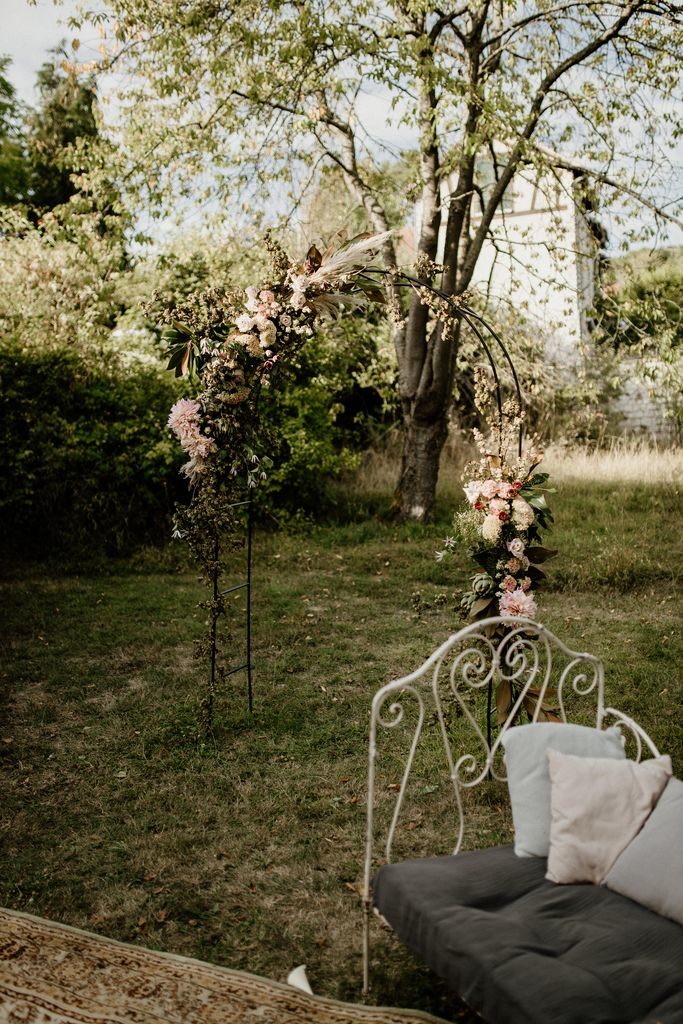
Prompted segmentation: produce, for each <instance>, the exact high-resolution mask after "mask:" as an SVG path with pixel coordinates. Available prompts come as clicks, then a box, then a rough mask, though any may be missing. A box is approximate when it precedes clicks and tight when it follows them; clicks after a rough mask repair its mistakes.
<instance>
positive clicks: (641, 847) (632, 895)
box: [605, 779, 683, 925]
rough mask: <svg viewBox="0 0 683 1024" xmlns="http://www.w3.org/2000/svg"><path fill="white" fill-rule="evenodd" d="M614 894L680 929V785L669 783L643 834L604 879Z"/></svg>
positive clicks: (682, 875)
mask: <svg viewBox="0 0 683 1024" xmlns="http://www.w3.org/2000/svg"><path fill="white" fill-rule="evenodd" d="M605 885H606V886H607V887H608V888H609V889H612V890H613V891H614V892H618V893H621V895H622V896H628V897H629V899H632V900H636V902H638V903H642V904H643V906H644V907H649V908H650V910H656V911H657V913H658V914H664V915H665V916H666V917H670V918H671V919H672V920H673V921H678V923H679V924H681V925H683V782H681V780H680V779H670V780H669V783H668V785H667V787H666V789H665V790H664V792H663V793H662V795H661V796H660V798H659V801H658V803H657V806H656V807H655V809H654V810H653V812H652V814H651V815H650V817H649V818H648V819H647V821H646V822H645V824H644V825H643V828H642V830H641V831H640V832H639V833H638V835H637V836H636V837H635V839H633V840H632V841H631V842H630V843H629V845H628V846H627V847H626V849H625V850H624V852H623V853H622V854H621V855H620V856H619V857H617V859H616V861H615V862H614V864H613V865H612V868H611V870H610V871H609V872H608V874H607V877H606V878H605Z"/></svg>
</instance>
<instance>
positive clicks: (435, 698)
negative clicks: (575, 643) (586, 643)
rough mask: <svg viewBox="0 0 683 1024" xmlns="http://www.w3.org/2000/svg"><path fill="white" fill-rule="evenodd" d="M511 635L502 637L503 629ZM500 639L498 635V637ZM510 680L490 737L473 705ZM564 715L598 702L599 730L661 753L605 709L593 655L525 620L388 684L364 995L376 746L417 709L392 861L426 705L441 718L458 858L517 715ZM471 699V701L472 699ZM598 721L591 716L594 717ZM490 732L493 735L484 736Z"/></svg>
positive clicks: (390, 835)
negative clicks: (456, 737) (461, 721)
mask: <svg viewBox="0 0 683 1024" xmlns="http://www.w3.org/2000/svg"><path fill="white" fill-rule="evenodd" d="M501 626H504V627H505V633H504V635H503V636H502V637H501V636H500V629H499V628H500V627H501ZM496 631H498V635H497V636H494V635H493V634H494V633H495V632H496ZM504 680H507V681H508V682H509V683H510V684H511V685H512V687H513V688H514V693H515V699H514V701H513V703H512V706H511V707H510V709H509V712H508V714H507V717H506V719H505V721H504V722H503V724H502V725H501V726H500V727H499V728H498V730H497V732H496V734H495V736H491V734H490V733H489V732H488V729H487V727H486V725H485V726H484V728H482V724H481V723H482V721H483V718H485V717H486V713H485V712H484V714H483V716H480V717H477V716H476V715H475V714H473V713H472V710H471V708H470V701H471V697H472V695H473V694H477V693H479V692H481V693H482V694H483V695H484V696H482V703H483V704H484V705H485V706H487V705H490V703H491V694H492V692H493V690H494V688H495V686H496V685H497V684H498V683H500V682H501V681H504ZM444 691H446V693H449V694H450V696H451V698H453V699H454V701H455V703H456V705H457V707H458V708H459V709H460V712H461V714H462V715H463V716H464V718H465V719H466V721H467V723H468V724H469V726H470V727H471V730H472V737H473V740H474V744H475V745H474V749H473V750H472V751H462V752H459V751H457V750H454V748H453V741H452V738H451V736H450V735H449V729H448V725H447V722H446V717H445V715H444V704H443V696H444ZM551 692H552V701H553V703H554V704H555V706H556V708H557V717H558V718H559V720H561V721H563V722H566V721H567V714H566V701H567V698H569V697H570V695H574V696H575V697H581V698H588V697H590V698H592V699H594V701H595V717H594V721H595V724H596V726H597V728H599V729H602V728H606V725H608V724H616V725H618V726H619V727H621V729H622V732H623V733H624V734H625V735H630V736H631V737H632V739H633V741H634V743H635V759H636V760H639V759H640V756H641V753H642V750H643V744H644V745H645V746H646V747H647V748H648V749H649V750H650V751H651V753H652V755H653V756H655V757H657V756H658V754H659V751H658V750H657V748H656V747H655V745H654V743H653V742H652V740H651V739H650V738H649V736H648V735H647V734H646V733H645V731H644V730H643V729H641V728H640V726H639V725H638V724H637V723H636V722H634V721H633V719H632V718H630V717H629V716H628V715H625V714H624V713H623V712H620V711H617V710H616V709H615V708H606V707H605V704H604V672H603V667H602V663H601V662H600V660H599V659H598V658H596V657H594V656H593V655H592V654H586V653H580V652H578V651H573V650H571V649H570V648H569V647H567V646H566V645H565V644H563V643H562V641H561V640H559V639H558V638H557V637H556V636H555V635H554V634H553V633H551V632H550V630H548V629H546V627H545V626H543V625H541V624H540V623H537V622H534V621H532V620H531V619H527V618H522V617H512V616H505V617H500V616H498V617H495V618H489V619H483V620H481V621H479V622H475V623H472V624H471V625H469V626H465V627H464V628H463V629H461V630H459V632H457V633H454V634H453V635H452V636H450V637H449V638H448V640H446V641H445V643H443V644H442V645H441V646H440V647H439V648H438V649H437V650H436V651H434V653H433V654H432V655H431V657H429V658H428V659H427V660H426V661H425V662H424V664H423V665H421V666H420V668H418V669H417V670H416V671H415V672H411V673H410V675H407V676H403V677H401V678H400V679H396V680H394V681H393V682H390V683H387V684H386V685H385V686H383V687H382V688H381V689H380V690H378V692H377V693H376V694H375V697H374V699H373V702H372V713H371V719H370V746H369V760H368V801H367V828H366V846H365V870H364V879H363V903H364V911H365V934H364V944H363V952H364V966H363V987H364V992H367V986H368V957H369V922H370V916H371V913H372V870H373V857H374V846H375V836H374V825H375V815H374V811H375V768H376V762H377V758H378V749H377V738H378V734H379V732H380V731H381V730H391V729H395V728H396V727H397V726H399V725H400V724H401V723H402V722H403V721H404V717H405V704H406V702H412V704H413V707H414V708H415V710H416V714H417V718H416V722H415V724H414V725H412V726H411V728H412V729H413V735H412V739H411V742H410V748H409V751H408V755H407V759H406V763H405V767H404V769H403V774H402V778H401V783H400V786H399V787H398V791H397V793H396V798H395V804H394V808H393V813H392V815H391V822H390V825H389V828H388V832H387V836H386V841H385V844H384V849H383V854H384V858H385V859H386V861H387V862H389V861H391V853H392V846H393V841H394V836H395V833H396V827H397V824H398V821H399V818H400V815H401V810H402V808H403V805H404V799H405V794H406V788H407V786H408V781H409V778H410V774H411V769H412V767H413V763H414V760H415V754H416V751H417V749H418V745H419V742H420V739H421V737H422V734H423V731H424V726H425V719H426V716H427V704H426V700H429V701H430V703H431V710H432V711H433V712H434V713H435V717H436V721H437V723H438V731H439V733H440V736H441V741H442V744H443V750H444V754H445V758H446V764H447V767H448V778H449V779H450V782H451V784H452V787H453V795H454V802H455V807H456V814H457V835H456V842H455V847H454V850H453V853H454V854H457V853H458V852H459V850H460V847H461V845H462V841H463V834H464V828H465V816H464V809H463V800H462V791H463V790H466V789H471V788H472V787H474V786H477V785H478V784H479V783H481V782H482V781H483V780H484V779H487V778H489V779H490V778H494V779H497V780H499V781H504V780H505V778H506V776H505V770H504V764H503V761H502V757H501V753H500V750H501V742H502V738H503V736H504V734H505V733H506V732H507V730H508V729H509V728H510V727H511V726H512V724H513V723H515V721H516V719H517V718H518V712H519V711H520V709H522V708H523V707H528V706H533V704H532V705H528V704H525V698H527V697H532V698H533V702H535V710H534V711H533V714H532V715H531V721H538V719H539V716H541V715H543V714H544V712H543V710H542V705H543V704H544V702H545V701H546V698H548V697H549V696H550V695H551ZM468 698H470V699H468ZM591 717H592V712H591ZM485 730H486V731H485Z"/></svg>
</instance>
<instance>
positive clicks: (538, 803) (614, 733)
mask: <svg viewBox="0 0 683 1024" xmlns="http://www.w3.org/2000/svg"><path fill="white" fill-rule="evenodd" d="M502 743H503V746H504V748H505V765H506V768H507V776H508V788H509V790H510V804H511V806H512V821H513V824H514V826H515V853H516V854H517V856H518V857H547V856H548V849H549V845H550V775H549V774H548V758H547V751H548V749H552V750H560V751H562V752H563V753H565V754H576V755H578V756H581V757H609V758H615V759H621V760H624V759H625V757H626V755H625V753H624V743H623V740H622V738H621V734H620V732H619V730H618V729H617V728H616V727H615V726H612V728H611V729H605V730H601V729H591V728H589V727H588V726H585V725H565V724H557V723H554V722H536V723H533V724H530V725H516V726H515V727H514V728H512V729H508V730H507V731H506V732H505V733H504V734H503V739H502Z"/></svg>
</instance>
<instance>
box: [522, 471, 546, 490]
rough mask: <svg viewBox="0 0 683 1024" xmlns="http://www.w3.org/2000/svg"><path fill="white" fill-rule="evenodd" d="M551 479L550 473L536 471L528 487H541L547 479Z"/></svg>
mask: <svg viewBox="0 0 683 1024" xmlns="http://www.w3.org/2000/svg"><path fill="white" fill-rule="evenodd" d="M549 479H550V473H536V474H535V475H534V476H532V478H531V480H530V481H529V483H528V484H527V487H540V486H541V484H544V483H545V482H546V480H549Z"/></svg>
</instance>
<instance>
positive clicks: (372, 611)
mask: <svg viewBox="0 0 683 1024" xmlns="http://www.w3.org/2000/svg"><path fill="white" fill-rule="evenodd" d="M680 502H681V495H680V493H679V491H678V490H677V489H676V488H675V487H672V486H668V487H667V486H661V487H653V488H649V489H645V488H638V487H636V486H633V485H609V486H602V487H601V486H599V485H597V484H593V485H589V484H581V485H578V484H575V485H569V484H565V485H563V486H562V487H561V489H560V491H559V493H558V494H556V495H555V496H554V500H553V508H554V510H555V512H556V519H557V522H558V526H557V528H556V530H555V533H554V534H553V535H552V537H551V538H550V542H551V543H552V544H553V546H556V547H559V548H560V549H561V556H560V557H559V558H558V559H556V560H555V561H554V562H552V563H550V564H549V567H548V570H549V572H550V574H551V585H550V587H549V589H548V591H546V592H545V593H544V594H543V595H542V596H539V602H540V608H541V612H540V618H541V619H542V620H543V621H544V622H545V623H546V624H547V625H548V626H549V627H550V628H551V629H553V630H555V631H556V632H557V633H558V634H559V635H560V636H561V637H562V638H564V639H565V640H566V641H567V643H569V644H570V645H572V646H574V647H576V648H578V649H584V650H588V651H591V652H593V653H595V654H598V655H599V656H600V657H601V658H602V659H603V661H604V664H605V670H606V679H607V701H608V703H612V704H615V705H616V706H618V707H621V708H622V709H624V710H625V711H627V712H629V713H631V714H633V715H634V717H636V718H637V719H638V720H639V721H640V722H641V724H643V725H644V726H645V727H646V728H647V729H648V730H649V731H650V733H651V735H652V736H653V738H654V740H655V742H656V743H657V744H658V745H659V747H660V749H661V750H662V751H665V752H670V753H671V754H672V756H673V759H674V765H675V767H676V770H677V772H678V773H679V774H680V772H681V768H682V767H683V761H682V758H681V738H682V736H683V730H682V727H681V705H682V701H681V691H682V685H681V671H680V666H681V663H682V657H681V654H682V644H681V632H682V631H681V579H682V574H681V566H682V565H683V545H682V542H681V532H682V531H681V513H680ZM446 531H447V522H443V523H441V524H440V525H437V526H435V527H434V526H433V527H429V528H427V527H417V526H414V525H406V526H395V525H389V524H386V523H382V522H379V521H368V522H361V523H356V524H351V525H347V526H330V527H311V528H310V529H308V530H306V531H302V532H300V533H298V534H272V533H271V534H267V533H259V534H258V536H257V538H256V546H255V568H254V627H253V628H254V662H255V673H254V691H255V708H254V714H253V716H250V715H249V714H248V712H247V710H246V695H245V679H244V675H243V674H238V675H235V676H233V677H232V678H231V679H230V680H229V681H228V683H227V685H226V687H225V690H224V692H222V693H221V694H220V695H219V699H218V703H217V729H216V736H215V740H214V742H213V743H211V744H209V745H208V746H206V747H205V748H203V749H200V748H198V747H197V744H196V743H195V740H194V723H195V716H196V701H197V697H198V695H199V694H200V692H201V687H202V680H203V674H202V671H201V670H200V668H199V667H198V666H197V665H196V664H195V662H194V661H193V657H192V641H193V639H194V638H196V637H197V636H198V635H199V634H200V632H201V630H202V629H203V621H202V614H203V613H200V612H198V611H197V608H196V604H197V601H198V600H200V599H201V598H202V597H203V596H204V595H203V594H202V592H201V588H200V587H199V586H198V584H197V582H196V575H195V573H193V571H192V570H191V568H190V569H188V566H187V562H186V561H185V560H184V555H183V552H182V550H181V549H176V550H174V549H173V548H172V547H171V548H169V549H168V550H167V551H166V552H165V553H163V554H161V555H159V556H147V557H138V558H137V559H134V560H131V561H130V562H128V563H125V564H110V565H106V566H102V567H100V571H99V572H98V573H97V574H95V573H94V572H93V571H88V570H87V568H83V569H82V570H81V571H80V572H78V573H76V572H75V571H65V570H64V568H62V569H61V570H60V571H57V570H55V569H53V570H52V571H49V570H48V569H46V568H45V567H44V566H43V567H41V566H35V565H33V566H14V567H13V568H11V569H9V570H8V571H7V575H6V580H5V583H4V585H3V595H2V608H3V617H4V620H5V621H4V626H3V630H2V637H3V641H2V643H3V652H2V653H3V659H2V681H3V686H2V709H1V714H2V724H1V726H0V752H1V755H2V759H3V772H4V781H3V796H4V799H3V801H2V832H1V833H0V834H1V837H2V838H1V842H2V851H1V852H0V855H1V863H2V864H3V871H2V878H1V880H0V902H1V903H2V904H3V905H5V906H8V907H13V908H16V909H21V910H28V911H31V912H32V913H35V914H39V915H42V916H46V917H51V918H54V919H56V920H61V921H65V922H67V923H69V924H74V925H78V926H80V927H85V928H88V929H91V930H94V931H99V932H102V933H103V934H106V935H109V936H112V937H114V938H117V939H122V940H125V941H132V942H137V943H140V944H143V945H147V946H152V947H155V948H159V949H166V950H172V951H174V952H177V953H184V954H187V955H192V956H197V957H200V958H203V959H207V960H211V961H214V962H216V963H221V964H225V965H227V966H230V967H236V968H241V969H244V970H248V971H252V972H255V973H258V974H264V975H267V976H271V977H275V978H279V979H283V978H284V977H285V975H286V974H287V972H288V971H289V970H290V969H291V968H292V967H294V966H295V965H297V964H300V963H306V964H307V965H308V973H309V977H310V979H311V982H312V985H313V988H314V990H315V991H316V992H318V993H320V994H324V995H329V996H333V997H337V998H347V999H358V998H359V996H360V939H361V913H360V901H359V898H358V892H357V885H358V882H359V880H360V878H361V872H362V857H363V839H362V834H363V827H364V785H365V777H366V734H367V722H368V711H369V706H370V701H371V698H372V695H373V693H374V691H375V690H376V689H377V687H378V686H380V685H381V684H382V683H384V682H386V681H388V680H389V679H391V678H393V677H395V676H397V675H401V674H404V673H406V672H408V671H410V670H412V669H413V668H415V667H417V666H418V665H419V664H420V663H421V662H422V660H423V659H424V658H425V657H426V656H427V655H428V654H429V653H431V651H432V649H433V648H434V647H435V646H436V645H438V644H439V643H441V642H442V641H443V640H444V639H445V638H446V637H447V636H448V634H449V633H450V632H452V631H453V630H454V629H455V628H457V626H458V625H459V621H458V617H457V614H456V612H455V611H454V600H453V595H454V594H456V593H457V591H458V589H459V585H460V583H461V581H462V580H463V579H464V578H465V576H466V575H467V573H468V572H469V571H470V570H469V565H468V563H467V559H466V558H465V557H464V556H463V558H462V559H461V561H460V563H459V564H458V566H457V567H456V568H455V569H454V568H453V566H452V565H451V566H446V567H444V566H442V565H438V564H437V563H436V562H435V560H434V551H435V550H436V549H437V548H438V547H439V546H440V543H441V539H442V537H443V535H444V532H446ZM231 559H232V561H233V562H234V573H235V579H236V580H237V581H238V578H239V575H240V572H241V564H240V555H239V554H236V555H234V556H231ZM415 594H419V600H418V599H417V598H415V596H414V595H415ZM441 595H443V596H441ZM437 598H438V600H435V599H437ZM241 600H242V599H241V598H237V599H236V600H235V602H234V604H235V622H236V624H237V623H239V622H240V614H241V609H240V604H241ZM416 608H419V610H417V611H416ZM239 644H240V637H239V635H236V637H235V661H239V660H241V651H240V650H239ZM395 771H396V764H395V763H394V762H392V761H389V762H388V768H387V774H386V776H383V780H385V781H386V784H387V785H389V784H391V779H392V778H395V774H392V773H395ZM383 785H384V782H383ZM436 805H437V807H438V808H439V809H440V810H442V809H443V808H442V807H441V804H440V801H439V794H438V793H437V800H436ZM472 811H473V820H474V822H475V830H474V832H473V833H471V834H470V836H469V838H468V841H469V842H470V845H472V844H481V845H486V844H490V843H491V842H495V841H498V840H499V839H500V838H501V837H503V838H504V837H506V836H507V835H509V828H510V826H509V818H508V816H507V812H506V810H505V807H504V805H503V803H502V802H501V794H500V792H499V791H498V790H495V789H494V790H490V791H488V792H486V791H485V792H483V793H482V794H481V795H480V797H479V798H478V800H477V802H476V803H475V804H473V807H472ZM411 820H412V828H413V829H414V831H415V834H416V835H417V836H418V838H419V839H420V840H421V841H423V842H427V843H428V842H429V841H430V840H431V839H432V837H434V836H436V835H437V834H438V833H439V832H440V833H441V834H442V835H443V834H444V833H445V832H446V830H447V827H448V825H449V821H448V818H447V817H446V819H445V820H439V821H437V820H431V818H428V816H427V815H422V816H420V814H419V813H418V812H416V813H415V816H414V818H413V819H411ZM373 949H374V963H373V979H374V987H373V992H372V998H373V1000H375V1001H376V1002H378V1003H385V1004H394V1005H405V1006H414V1007H418V1008H420V1009H424V1010H431V1011H432V1012H436V1013H441V1014H443V1015H444V1016H446V1017H448V1018H450V1019H458V1020H464V1021H471V1020H474V1019H475V1018H474V1016H473V1015H472V1014H470V1013H469V1012H468V1011H467V1010H466V1009H465V1008H462V1007H460V1006H459V1004H458V1003H457V1001H455V1000H453V999H452V998H450V997H449V996H448V995H447V994H446V993H445V991H444V989H443V988H442V986H441V985H440V983H439V982H438V981H436V980H435V979H434V978H433V976H431V975H430V974H429V972H427V971H426V970H424V969H422V968H421V967H420V966H419V965H418V964H416V963H415V962H414V961H413V960H412V958H411V957H410V956H409V955H408V954H407V953H405V952H403V950H402V949H401V948H400V947H399V946H398V945H397V944H396V943H395V942H394V940H393V939H392V938H391V937H390V936H388V935H386V934H383V933H382V932H381V931H380V930H379V929H376V930H375V934H374V946H373Z"/></svg>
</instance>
